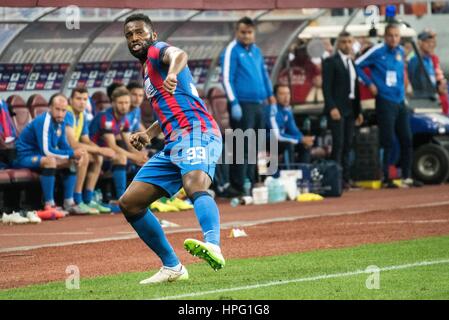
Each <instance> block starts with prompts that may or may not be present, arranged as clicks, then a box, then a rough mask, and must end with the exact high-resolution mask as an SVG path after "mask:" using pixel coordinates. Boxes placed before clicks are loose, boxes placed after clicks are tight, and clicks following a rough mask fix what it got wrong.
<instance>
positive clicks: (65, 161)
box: [14, 93, 89, 214]
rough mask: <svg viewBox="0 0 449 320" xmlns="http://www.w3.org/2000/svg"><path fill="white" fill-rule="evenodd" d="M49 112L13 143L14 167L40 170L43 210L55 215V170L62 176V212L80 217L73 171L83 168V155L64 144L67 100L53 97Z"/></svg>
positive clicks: (43, 114) (31, 123) (40, 116)
mask: <svg viewBox="0 0 449 320" xmlns="http://www.w3.org/2000/svg"><path fill="white" fill-rule="evenodd" d="M49 106H50V110H49V111H48V112H45V113H42V114H41V115H39V116H37V117H36V118H35V119H34V120H33V121H31V122H30V123H29V124H28V125H27V126H26V127H25V129H23V131H22V133H21V134H20V136H19V139H18V141H17V143H16V148H17V159H16V160H15V163H14V166H15V167H17V168H29V169H34V170H40V173H41V174H40V182H41V186H42V192H43V194H44V201H45V209H44V210H53V211H59V212H60V210H57V208H56V205H55V201H54V190H55V173H56V169H62V170H63V173H64V210H67V211H68V212H69V213H70V214H80V213H83V210H81V209H80V208H79V206H77V205H76V204H75V202H74V200H73V192H74V188H75V182H76V175H75V173H76V169H80V168H83V167H86V166H87V164H88V160H89V159H88V157H87V153H86V152H85V150H84V149H82V148H76V149H72V148H71V147H70V145H69V144H68V143H67V139H66V135H65V123H64V118H65V116H66V113H67V98H66V97H65V96H64V95H63V94H61V93H57V94H54V95H53V96H52V97H51V98H50V101H49Z"/></svg>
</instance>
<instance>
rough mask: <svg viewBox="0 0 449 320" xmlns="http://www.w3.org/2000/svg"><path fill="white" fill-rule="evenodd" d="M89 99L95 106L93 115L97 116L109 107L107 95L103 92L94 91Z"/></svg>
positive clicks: (109, 102)
mask: <svg viewBox="0 0 449 320" xmlns="http://www.w3.org/2000/svg"><path fill="white" fill-rule="evenodd" d="M91 99H92V101H93V102H94V104H95V111H94V114H97V113H99V112H101V111H103V110H105V109H107V108H109V107H110V106H111V101H110V100H109V98H108V96H107V94H106V93H104V92H103V91H96V92H95V93H94V94H93V95H92V98H91Z"/></svg>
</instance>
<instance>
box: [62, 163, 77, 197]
mask: <svg viewBox="0 0 449 320" xmlns="http://www.w3.org/2000/svg"><path fill="white" fill-rule="evenodd" d="M63 182H64V199H73V194H74V193H75V184H76V175H75V173H74V172H71V171H70V170H67V171H65V172H64V181H63Z"/></svg>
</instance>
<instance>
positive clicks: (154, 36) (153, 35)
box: [151, 31, 157, 42]
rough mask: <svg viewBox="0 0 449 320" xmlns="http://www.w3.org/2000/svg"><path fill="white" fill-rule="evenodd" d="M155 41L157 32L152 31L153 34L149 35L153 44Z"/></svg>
mask: <svg viewBox="0 0 449 320" xmlns="http://www.w3.org/2000/svg"><path fill="white" fill-rule="evenodd" d="M156 40H157V32H155V31H153V32H152V33H151V41H152V42H154V41H156Z"/></svg>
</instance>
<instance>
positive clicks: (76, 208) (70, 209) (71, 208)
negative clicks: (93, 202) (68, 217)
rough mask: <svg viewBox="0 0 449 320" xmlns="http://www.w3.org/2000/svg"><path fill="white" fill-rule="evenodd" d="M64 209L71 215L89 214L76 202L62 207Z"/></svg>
mask: <svg viewBox="0 0 449 320" xmlns="http://www.w3.org/2000/svg"><path fill="white" fill-rule="evenodd" d="M64 209H65V210H66V211H68V212H69V214H73V215H81V214H89V210H87V209H85V208H81V207H80V206H79V205H78V204H72V205H71V206H67V207H64Z"/></svg>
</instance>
